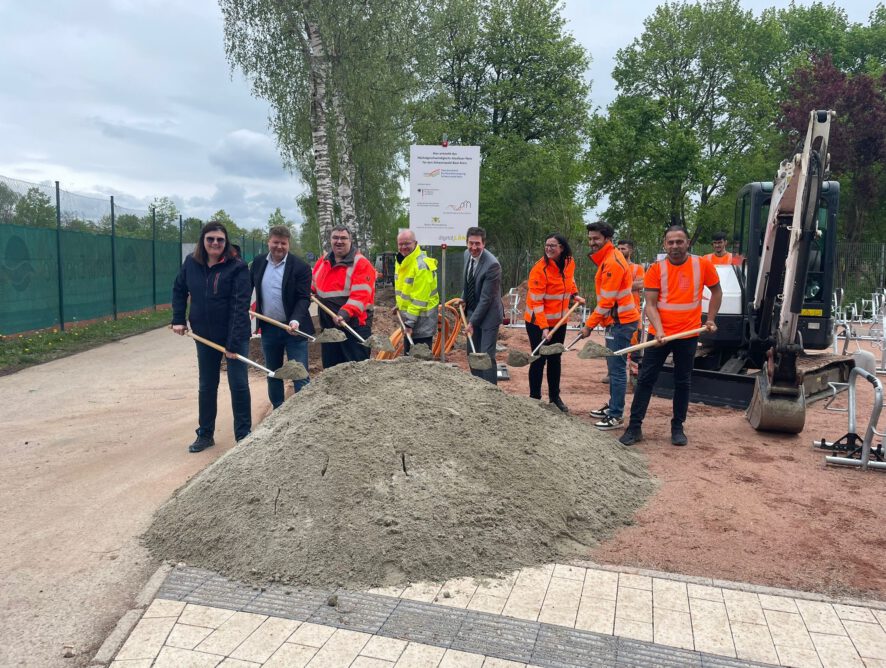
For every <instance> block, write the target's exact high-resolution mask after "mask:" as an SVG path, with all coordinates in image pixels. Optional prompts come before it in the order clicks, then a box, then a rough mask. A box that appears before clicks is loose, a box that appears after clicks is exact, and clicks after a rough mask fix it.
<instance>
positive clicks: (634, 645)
mask: <svg viewBox="0 0 886 668" xmlns="http://www.w3.org/2000/svg"><path fill="white" fill-rule="evenodd" d="M615 651H616V664H615V665H617V666H619V667H621V666H626V667H627V666H631V667H633V666H636V667H637V668H640V667H643V668H647V667H649V668H651V667H652V666H656V667H660V668H677V667H678V666H679V667H681V668H682V667H684V666H686V667H691V668H700V667H701V656H700V655H699V654H698V653H697V652H689V651H686V650H681V649H677V648H671V647H663V646H662V645H654V644H652V643H646V642H641V641H638V640H630V639H627V638H618V641H617V643H616V647H615Z"/></svg>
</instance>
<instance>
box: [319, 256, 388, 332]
mask: <svg viewBox="0 0 886 668" xmlns="http://www.w3.org/2000/svg"><path fill="white" fill-rule="evenodd" d="M375 276H376V274H375V267H373V266H372V263H371V262H370V261H369V260H367V259H366V258H365V257H364V256H363V255H361V254H360V253H358V252H357V250H356V249H355V248H351V252H350V253H348V255H347V256H345V258H344V259H343V260H342V261H341V262H338V263H336V262H335V256H334V255H333V254H332V252H329V253H328V254H326V255H324V256H323V257H321V258H320V259H319V260H317V263H316V264H315V265H314V281H313V285H312V288H313V290H314V292H315V293H316V294H317V297H319V298H320V300H321V301H322V302H323V303H324V304H326V306H328V307H329V308H331V309H332V310H333V311H336V312H337V313H338V315H339V316H341V317H342V318H344V319H345V320H351V319H352V318H353V319H356V320H357V324H359V325H365V324H366V318H367V316H368V315H369V311H370V310H371V309H372V305H373V303H374V302H375Z"/></svg>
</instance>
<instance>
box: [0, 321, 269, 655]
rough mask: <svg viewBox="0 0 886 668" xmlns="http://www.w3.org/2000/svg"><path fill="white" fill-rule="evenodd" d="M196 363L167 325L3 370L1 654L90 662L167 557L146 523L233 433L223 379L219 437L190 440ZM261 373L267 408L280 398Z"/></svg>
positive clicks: (255, 382) (262, 408)
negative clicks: (155, 554) (207, 442)
mask: <svg viewBox="0 0 886 668" xmlns="http://www.w3.org/2000/svg"><path fill="white" fill-rule="evenodd" d="M196 367H197V365H196V354H195V352H194V343H193V342H192V341H189V340H187V339H181V338H179V337H176V336H174V335H173V334H171V333H170V332H169V330H167V329H161V330H156V331H154V332H149V333H147V334H143V335H140V336H135V337H131V338H128V339H124V340H122V341H119V342H116V343H112V344H108V345H105V346H102V347H100V348H95V349H93V350H90V351H87V352H84V353H80V354H77V355H72V356H71V357H66V358H64V359H59V360H55V361H53V362H49V363H47V364H43V365H40V366H36V367H32V368H29V369H25V370H23V371H19V372H18V373H15V374H12V375H10V376H5V377H2V378H0V406H2V407H3V409H2V411H3V430H2V433H0V457H2V460H3V466H2V467H0V507H2V508H3V513H2V514H0V536H2V537H3V538H2V540H0V638H2V641H0V666H19V665H26V666H84V665H88V664H89V661H90V660H91V658H92V656H93V655H94V654H95V652H96V650H97V649H98V647H99V646H100V644H101V643H102V642H103V641H104V639H105V637H106V636H107V634H108V633H109V632H110V631H111V629H112V628H113V627H114V625H115V624H116V623H117V620H118V619H119V618H120V617H121V616H122V615H123V613H124V612H126V610H128V609H129V608H130V607H131V606H132V603H133V600H134V597H135V596H136V594H137V593H138V592H139V591H140V590H141V588H142V587H143V586H144V584H145V581H146V580H147V578H148V577H150V575H151V574H152V573H153V572H154V571H155V570H156V568H157V566H158V564H157V563H156V562H155V561H153V560H152V559H150V558H149V557H148V555H147V553H146V552H145V550H144V549H143V548H142V547H141V545H140V544H139V542H138V540H137V538H136V537H137V536H138V535H139V534H141V533H142V532H143V531H144V530H145V528H146V527H147V525H148V521H149V520H150V517H151V515H152V513H153V512H154V510H155V509H156V508H157V507H158V506H159V505H160V504H161V503H163V502H164V501H165V500H166V499H167V498H168V497H169V496H170V495H171V494H172V492H173V491H174V490H175V489H176V488H178V487H179V486H180V485H182V484H184V483H185V482H186V481H187V480H188V479H189V478H190V477H191V476H193V475H194V474H196V473H198V472H199V471H200V470H201V469H203V468H204V467H205V466H206V465H207V464H208V463H209V462H211V461H213V460H215V459H216V458H217V457H219V456H220V455H221V454H222V453H223V452H225V451H226V450H228V449H230V448H231V446H232V445H233V437H232V433H231V431H232V424H231V422H232V419H231V408H230V397H229V394H228V392H227V388H226V386H225V385H224V383H225V381H224V380H222V390H221V391H220V392H219V420H218V430H217V433H216V443H217V444H216V446H215V447H214V448H210V449H209V450H206V451H205V452H202V453H200V454H197V455H194V454H190V453H188V451H187V445H188V443H190V442H191V441H192V440H193V438H194V428H195V426H196V425H195V422H196V412H197V405H196V402H197V399H196V397H197V368H196ZM251 386H252V396H253V409H254V410H253V418H254V420H258V419H260V418H261V417H262V416H263V414H264V413H265V412H266V411H267V410H268V409H269V408H270V405H269V404H268V403H267V395H266V392H265V383H264V380H263V379H262V378H261V377H252V378H251ZM68 644H70V645H73V646H74V649H75V651H76V652H77V656H75V657H74V658H71V659H64V658H62V652H63V648H64V645H68Z"/></svg>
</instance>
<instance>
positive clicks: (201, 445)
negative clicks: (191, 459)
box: [188, 436, 215, 452]
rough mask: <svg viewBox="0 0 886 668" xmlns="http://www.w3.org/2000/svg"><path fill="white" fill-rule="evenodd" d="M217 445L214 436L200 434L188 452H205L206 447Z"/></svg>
mask: <svg viewBox="0 0 886 668" xmlns="http://www.w3.org/2000/svg"><path fill="white" fill-rule="evenodd" d="M213 445H215V440H214V439H213V438H212V436H198V437H197V438H196V440H194V442H193V443H191V445H190V446H189V447H188V452H203V451H204V450H205V449H206V448H211V447H212V446H213Z"/></svg>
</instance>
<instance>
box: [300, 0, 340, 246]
mask: <svg viewBox="0 0 886 668" xmlns="http://www.w3.org/2000/svg"><path fill="white" fill-rule="evenodd" d="M302 6H303V7H304V11H305V32H306V33H307V35H308V52H307V59H308V65H309V69H310V77H311V141H312V144H313V150H314V180H315V183H316V189H317V191H316V194H317V219H318V223H319V225H320V239H321V240H322V243H323V250H324V251H329V249H330V246H329V234H330V232H331V230H332V228H333V226H334V225H335V218H334V213H333V212H334V207H333V197H334V193H333V187H332V167H331V165H330V162H329V136H328V134H327V132H326V81H327V79H328V74H329V65H328V62H327V60H326V54H325V52H324V50H323V39H322V37H321V35H320V28H319V26H318V25H317V24H316V23H314V22H313V21H311V19H310V18H308V16H309V12H310V2H308V1H307V0H305V1H304V2H303V3H302Z"/></svg>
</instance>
